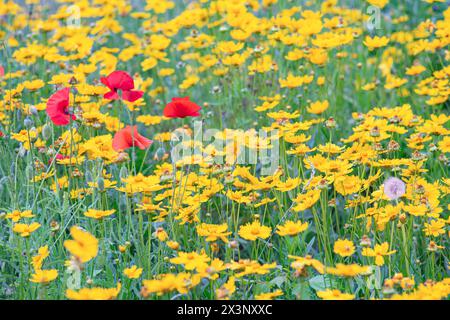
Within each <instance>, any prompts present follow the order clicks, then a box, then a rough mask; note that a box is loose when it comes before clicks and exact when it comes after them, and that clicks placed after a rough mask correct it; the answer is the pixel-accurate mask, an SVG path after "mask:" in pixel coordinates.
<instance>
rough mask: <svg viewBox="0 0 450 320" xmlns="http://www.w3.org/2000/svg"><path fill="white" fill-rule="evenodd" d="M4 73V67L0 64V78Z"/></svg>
mask: <svg viewBox="0 0 450 320" xmlns="http://www.w3.org/2000/svg"><path fill="white" fill-rule="evenodd" d="M4 75H5V68H3V66H0V78H3V76H4Z"/></svg>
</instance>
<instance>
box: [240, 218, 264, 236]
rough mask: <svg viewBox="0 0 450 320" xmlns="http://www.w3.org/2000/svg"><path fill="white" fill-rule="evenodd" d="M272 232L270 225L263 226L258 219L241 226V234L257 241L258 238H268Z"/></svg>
mask: <svg viewBox="0 0 450 320" xmlns="http://www.w3.org/2000/svg"><path fill="white" fill-rule="evenodd" d="M271 232H272V229H271V228H270V227H266V226H262V225H261V223H260V222H259V221H257V220H255V221H253V222H251V223H247V224H246V225H244V226H241V227H240V228H239V236H240V237H241V238H243V239H245V240H250V241H255V240H256V239H258V238H260V239H267V238H268V237H269V236H270V233H271Z"/></svg>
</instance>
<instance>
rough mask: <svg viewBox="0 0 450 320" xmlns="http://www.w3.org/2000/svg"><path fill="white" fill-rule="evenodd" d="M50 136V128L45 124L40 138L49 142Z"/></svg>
mask: <svg viewBox="0 0 450 320" xmlns="http://www.w3.org/2000/svg"><path fill="white" fill-rule="evenodd" d="M51 136H52V128H51V127H50V126H49V125H48V124H45V125H44V127H43V128H42V138H44V140H49V139H50V138H51Z"/></svg>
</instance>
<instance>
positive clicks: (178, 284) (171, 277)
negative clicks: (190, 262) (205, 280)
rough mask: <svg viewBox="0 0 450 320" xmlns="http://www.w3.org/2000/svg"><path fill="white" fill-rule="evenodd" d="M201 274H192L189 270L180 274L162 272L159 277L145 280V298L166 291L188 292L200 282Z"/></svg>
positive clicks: (143, 288) (142, 292)
mask: <svg viewBox="0 0 450 320" xmlns="http://www.w3.org/2000/svg"><path fill="white" fill-rule="evenodd" d="M200 280H201V277H200V276H199V275H191V274H190V273H187V272H181V273H179V274H176V275H175V274H171V273H169V274H162V275H159V279H153V280H144V281H143V287H142V290H141V294H142V296H143V297H144V298H146V297H148V296H149V295H150V294H152V293H156V294H157V295H158V296H161V295H163V294H165V293H168V292H171V291H174V290H177V291H178V292H179V293H181V294H186V293H188V291H189V290H190V289H192V288H193V287H195V286H196V285H197V284H199V283H200Z"/></svg>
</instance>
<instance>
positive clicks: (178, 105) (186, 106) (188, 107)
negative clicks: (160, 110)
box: [164, 97, 202, 118]
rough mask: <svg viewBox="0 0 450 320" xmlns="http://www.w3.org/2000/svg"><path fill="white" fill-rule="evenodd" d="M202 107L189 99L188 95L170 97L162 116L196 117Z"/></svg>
mask: <svg viewBox="0 0 450 320" xmlns="http://www.w3.org/2000/svg"><path fill="white" fill-rule="evenodd" d="M201 109H202V108H201V107H200V106H199V105H197V104H196V103H194V102H192V101H191V100H189V97H184V98H172V101H171V102H169V103H168V104H167V105H166V107H165V108H164V116H165V117H168V118H186V117H198V116H200V113H199V111H200V110H201Z"/></svg>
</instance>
